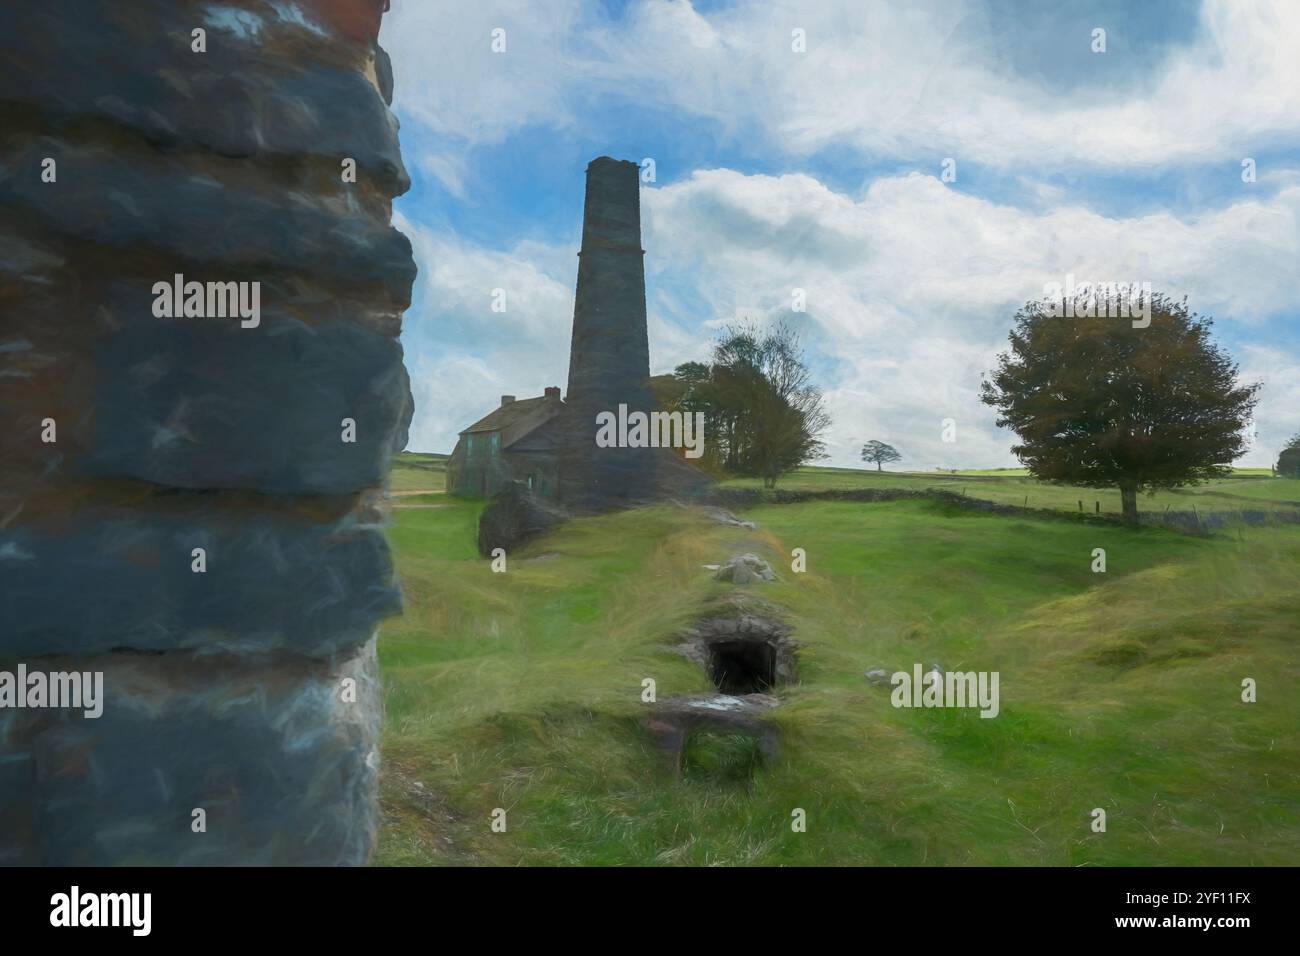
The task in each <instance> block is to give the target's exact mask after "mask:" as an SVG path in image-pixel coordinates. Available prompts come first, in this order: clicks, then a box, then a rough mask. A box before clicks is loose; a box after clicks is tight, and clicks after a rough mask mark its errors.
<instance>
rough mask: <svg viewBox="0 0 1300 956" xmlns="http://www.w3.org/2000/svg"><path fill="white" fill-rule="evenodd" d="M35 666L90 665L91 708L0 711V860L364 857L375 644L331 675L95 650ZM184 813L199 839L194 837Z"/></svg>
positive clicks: (376, 721) (375, 731) (319, 861)
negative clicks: (94, 697) (96, 690)
mask: <svg viewBox="0 0 1300 956" xmlns="http://www.w3.org/2000/svg"><path fill="white" fill-rule="evenodd" d="M28 666H29V667H35V666H38V665H36V664H32V663H29V665H28ZM39 666H40V667H41V668H42V669H43V670H46V671H60V670H89V669H94V670H101V671H103V673H104V698H105V699H104V704H103V713H102V715H101V716H100V717H98V718H94V719H90V718H86V717H85V716H84V715H83V714H82V713H81V712H79V711H74V712H68V711H62V710H61V711H55V710H5V711H0V811H3V814H4V821H5V823H4V825H0V864H10V865H12V864H27V865H32V864H43V865H60V866H105V865H114V864H138V865H172V864H178V865H248V864H270V863H277V862H284V861H286V860H293V861H295V862H296V863H298V864H300V865H308V866H310V865H337V864H359V863H363V862H365V860H366V858H367V856H368V854H369V851H370V846H371V845H372V843H373V841H374V833H375V828H376V825H377V820H376V814H375V799H376V785H377V778H378V766H379V764H378V753H377V749H376V748H377V746H378V738H379V725H380V713H381V700H380V691H379V685H378V680H377V664H376V659H375V644H374V641H373V640H371V641H370V642H369V643H367V644H366V645H365V646H364V647H363V648H362V649H361V650H360V651H359V653H357V654H356V655H355V656H353V657H351V658H348V659H346V660H345V661H342V662H341V663H339V664H338V665H329V664H327V663H310V662H305V661H302V660H300V659H292V658H290V659H283V660H279V661H276V662H273V663H271V664H258V665H250V664H248V663H244V662H241V661H240V660H239V659H236V658H227V657H213V656H206V657H203V658H201V659H200V658H196V657H194V656H192V655H188V654H167V655H159V656H149V655H131V654H108V655H103V656H99V657H76V658H45V659H42V660H41V661H40V662H39ZM345 679H351V681H353V684H352V685H351V687H349V686H348V685H345V684H344V681H345ZM353 693H354V694H355V702H351V701H350V700H349V699H345V698H347V697H349V696H350V695H351V694H353ZM196 809H202V810H203V811H204V813H205V815H206V820H205V823H206V832H198V833H196V832H194V829H193V825H194V820H195V817H194V810H196Z"/></svg>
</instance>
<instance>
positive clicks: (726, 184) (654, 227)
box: [399, 169, 1300, 468]
mask: <svg viewBox="0 0 1300 956" xmlns="http://www.w3.org/2000/svg"><path fill="white" fill-rule="evenodd" d="M642 205H643V214H644V222H643V229H644V239H643V241H644V245H645V248H646V250H647V256H646V265H647V271H648V279H647V284H648V288H649V290H650V301H649V313H650V339H651V361H652V368H653V369H654V370H655V371H662V370H667V369H671V368H672V367H674V366H675V365H676V364H678V363H679V362H681V361H685V360H687V359H691V358H696V359H698V358H704V357H706V356H707V353H708V344H709V340H710V339H711V338H712V336H713V334H714V329H715V327H716V325H717V320H719V319H730V318H734V317H735V315H736V313H737V311H738V310H745V309H748V310H752V311H753V312H754V314H756V315H758V316H760V317H762V318H764V319H776V318H782V317H784V318H789V319H792V320H795V321H796V322H797V323H802V324H803V325H804V327H805V332H806V335H805V340H806V342H807V343H808V345H809V348H810V352H811V353H812V358H813V360H814V362H815V363H816V367H817V370H818V376H819V379H820V380H821V384H822V386H823V387H824V389H825V391H826V396H827V403H828V407H829V409H830V411H831V412H832V415H833V417H834V419H835V425H834V427H833V429H832V431H831V433H830V434H829V436H828V439H829V445H830V450H831V452H832V456H833V457H832V459H831V463H833V464H839V465H852V464H855V463H856V462H857V451H858V448H859V447H860V446H861V443H862V442H863V441H865V440H867V439H870V438H879V439H882V440H884V441H889V442H891V443H892V444H895V445H897V446H898V447H899V448H900V449H902V450H903V451H904V452H905V453H906V454H907V459H906V461H905V462H904V463H903V466H905V467H912V468H933V467H958V466H963V467H993V466H998V465H1004V464H1011V463H1013V462H1012V460H1011V459H1010V457H1009V452H1008V448H1009V447H1010V445H1011V444H1012V441H1013V437H1012V436H1011V435H1010V434H1009V433H1008V432H1005V431H1002V430H999V429H997V428H996V427H995V425H994V415H993V413H992V410H990V409H988V408H986V407H985V406H983V405H982V404H981V403H980V402H979V386H980V375H981V373H982V372H984V371H986V370H988V369H991V368H992V367H993V365H994V361H995V356H996V353H997V352H998V351H1000V350H1001V349H1002V348H1003V347H1004V345H1005V342H1006V335H1007V332H1008V330H1009V328H1010V324H1011V317H1012V315H1013V313H1014V312H1015V310H1016V308H1017V307H1018V305H1019V304H1021V303H1023V302H1024V301H1025V300H1027V299H1031V298H1037V297H1038V296H1040V295H1041V294H1042V290H1043V285H1044V283H1046V282H1048V281H1053V280H1055V281H1063V280H1064V278H1065V276H1066V275H1067V274H1070V273H1072V274H1074V275H1075V276H1076V277H1077V279H1078V280H1079V281H1084V280H1093V281H1130V280H1137V281H1151V282H1152V283H1153V285H1154V287H1155V288H1156V289H1158V290H1161V291H1166V292H1168V293H1171V294H1174V295H1178V296H1181V295H1182V294H1184V293H1186V294H1188V295H1189V296H1190V302H1191V305H1192V306H1193V307H1194V308H1196V309H1197V310H1198V311H1200V312H1202V313H1209V314H1211V315H1213V316H1215V317H1216V319H1218V320H1219V321H1220V323H1221V326H1220V331H1222V330H1223V328H1224V327H1225V326H1227V325H1229V324H1233V325H1236V326H1237V327H1239V328H1242V329H1250V328H1258V327H1259V324H1260V323H1261V322H1263V321H1264V320H1265V318H1266V317H1267V316H1268V315H1270V314H1275V313H1276V312H1278V311H1279V310H1285V309H1290V310H1297V311H1300V287H1297V285H1296V283H1295V282H1294V281H1293V279H1292V276H1293V264H1294V263H1295V262H1296V261H1300V229H1297V228H1296V223H1297V222H1298V221H1300V186H1297V187H1290V188H1287V189H1284V190H1283V191H1282V192H1281V193H1279V194H1278V195H1277V196H1275V197H1274V198H1273V199H1272V200H1271V201H1270V202H1269V203H1268V204H1265V203H1264V202H1262V201H1260V200H1257V199H1253V198H1244V199H1242V200H1241V201H1240V202H1238V203H1236V204H1233V205H1231V206H1228V207H1226V208H1224V209H1221V210H1218V211H1216V212H1213V213H1207V214H1204V215H1201V216H1197V217H1190V218H1188V219H1178V218H1177V217H1174V216H1172V215H1170V214H1167V213H1163V212H1161V213H1153V214H1150V215H1145V216H1138V217H1133V218H1109V217H1106V216H1102V215H1099V214H1097V213H1095V212H1090V211H1088V210H1084V209H1077V208H1069V209H1066V208H1059V209H1052V210H1046V211H1037V212H1036V211H1028V210H1024V209H1020V208H1017V207H1014V206H1008V205H1000V204H997V203H994V202H991V201H988V200H984V199H978V198H974V197H971V196H969V195H965V194H963V193H960V192H957V191H956V190H954V189H952V188H950V187H947V186H944V185H943V184H942V183H940V182H939V181H938V180H937V179H935V178H933V177H926V176H921V175H918V174H910V175H905V176H899V177H890V178H884V179H880V180H877V181H875V182H873V183H872V184H871V186H870V187H869V188H868V189H867V190H866V191H865V192H864V193H863V194H862V195H861V197H860V198H854V197H851V196H847V195H844V194H842V193H837V192H835V191H833V190H831V189H828V188H827V187H826V186H825V185H823V184H822V183H820V182H818V181H817V180H815V179H813V178H811V177H808V176H803V175H788V176H775V177H773V176H747V175H743V174H741V173H738V172H735V171H732V170H725V169H718V170H707V171H700V172H697V173H695V174H694V175H693V176H692V177H691V178H690V179H688V180H685V181H683V182H680V183H675V184H673V185H669V186H664V187H660V188H655V189H644V190H643V191H642ZM399 228H401V229H402V230H403V231H404V232H407V234H408V235H411V236H412V240H413V243H414V245H415V249H416V257H417V261H418V262H419V264H420V280H419V282H420V287H419V290H418V295H419V302H421V303H422V305H421V306H420V308H419V310H418V312H417V313H415V322H414V323H413V324H412V325H411V326H410V328H409V329H408V335H407V343H408V345H407V347H408V349H409V350H411V351H412V352H413V354H416V355H421V356H424V359H423V361H424V363H425V364H424V365H423V366H421V365H420V364H419V363H418V362H417V363H416V365H415V374H416V376H417V377H419V376H422V375H423V376H433V377H434V378H436V380H437V382H438V388H437V390H436V394H435V393H432V392H431V393H430V394H429V395H428V397H427V400H425V401H420V402H418V405H419V410H418V411H417V426H416V429H415V432H414V434H415V436H416V438H415V439H413V446H414V447H427V448H430V449H445V448H449V447H450V444H449V443H450V442H451V441H454V434H455V431H457V430H458V429H459V428H463V427H464V426H465V425H466V424H468V423H469V422H470V421H473V420H474V419H476V418H477V417H479V416H480V415H482V414H485V413H486V412H487V411H488V410H490V407H491V405H492V404H493V403H494V402H495V399H496V396H497V395H498V394H500V393H514V394H519V395H521V396H522V395H531V394H540V391H541V388H542V387H543V386H545V385H548V384H561V385H562V384H563V382H564V379H565V377H566V374H567V367H568V359H567V349H568V341H569V332H570V329H571V321H572V310H573V284H574V279H575V274H576V266H575V264H574V263H575V260H574V257H573V252H574V250H573V249H568V248H564V247H560V246H550V245H544V244H540V243H525V244H520V245H519V246H517V247H515V248H514V249H512V250H510V251H508V252H497V251H491V250H484V249H479V248H474V247H468V246H465V245H463V244H459V243H457V242H455V241H452V240H449V239H446V238H439V237H437V236H434V235H431V234H428V233H426V232H424V231H423V230H421V229H419V228H418V227H415V226H413V225H412V224H410V223H408V222H405V221H400V222H399ZM1139 250H1142V251H1146V250H1150V251H1149V252H1147V253H1146V255H1147V258H1146V260H1145V261H1144V262H1143V263H1141V265H1142V269H1137V268H1136V267H1137V265H1138V264H1139V261H1138V260H1139V259H1141V256H1139V255H1138V253H1139ZM497 287H501V288H506V289H507V290H508V293H509V299H508V302H509V303H510V305H509V309H510V311H509V312H508V313H507V315H506V316H504V317H503V316H500V315H494V314H493V313H491V311H490V308H489V304H490V292H491V289H493V288H497ZM794 288H801V289H804V290H805V291H806V294H807V313H806V315H795V314H793V313H791V311H790V301H791V299H790V293H791V290H792V289H794ZM503 319H504V320H506V321H502V320H503ZM408 321H409V319H408ZM1250 355H1251V357H1252V361H1251V362H1250V363H1246V362H1245V360H1244V358H1243V364H1244V366H1245V367H1244V369H1243V371H1244V372H1245V374H1246V376H1247V377H1248V378H1250V377H1251V375H1252V374H1253V369H1254V367H1256V366H1260V365H1261V363H1264V362H1265V361H1267V362H1269V363H1271V364H1270V365H1269V368H1268V379H1269V383H1270V384H1269V389H1270V391H1269V393H1268V395H1267V402H1268V406H1269V407H1268V408H1267V409H1266V408H1265V407H1264V406H1263V405H1262V406H1261V425H1262V427H1264V428H1265V431H1266V433H1267V432H1270V431H1272V430H1275V429H1280V428H1285V427H1287V426H1285V424H1284V423H1283V422H1282V421H1281V420H1278V419H1276V416H1278V415H1281V416H1285V414H1286V410H1285V409H1283V408H1282V407H1280V406H1279V405H1278V404H1277V403H1278V402H1284V401H1286V400H1288V396H1290V397H1292V398H1293V397H1294V392H1295V391H1296V390H1297V389H1300V369H1298V368H1297V364H1298V363H1297V362H1296V360H1295V359H1292V358H1287V357H1285V356H1284V355H1283V353H1281V352H1277V351H1276V350H1273V351H1268V350H1263V349H1259V348H1257V349H1254V350H1252V351H1251V352H1250ZM1256 377H1260V376H1256ZM1252 380H1253V379H1252ZM418 397H419V395H417V398H418ZM485 405H486V406H487V407H485ZM1289 407H1295V406H1294V405H1292V406H1289ZM453 412H454V414H452V413H453ZM945 418H953V419H955V420H956V421H957V425H958V433H957V434H958V441H957V443H956V444H945V443H943V442H942V441H941V438H940V432H941V427H942V421H943V419H945ZM453 426H454V427H453ZM1292 430H1294V429H1292ZM1289 433H1290V432H1288V434H1289ZM417 440H418V441H420V442H424V443H427V444H423V445H420V444H416V441H417ZM1261 456H1263V457H1266V456H1265V454H1264V452H1263V451H1261V452H1259V453H1258V455H1256V456H1252V459H1251V460H1252V461H1253V460H1254V458H1255V457H1261ZM1258 463H1267V462H1266V461H1264V460H1262V458H1261V461H1260V462H1258Z"/></svg>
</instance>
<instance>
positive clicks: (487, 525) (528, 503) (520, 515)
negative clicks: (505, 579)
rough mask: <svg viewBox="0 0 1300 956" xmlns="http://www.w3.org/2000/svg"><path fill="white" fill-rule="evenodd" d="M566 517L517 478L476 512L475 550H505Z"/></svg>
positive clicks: (484, 553)
mask: <svg viewBox="0 0 1300 956" xmlns="http://www.w3.org/2000/svg"><path fill="white" fill-rule="evenodd" d="M567 517H568V515H567V514H566V513H565V512H564V511H563V510H562V509H560V508H557V507H555V506H554V505H552V504H550V503H549V502H546V501H543V500H542V499H541V498H538V497H537V496H536V495H534V494H533V493H532V492H530V491H529V490H528V489H527V488H526V487H525V486H524V485H523V484H521V483H520V482H517V481H514V482H511V483H510V484H509V485H507V486H506V487H505V489H504V490H502V491H501V492H499V493H498V494H497V495H496V496H494V497H493V498H492V501H491V502H490V503H489V504H488V506H487V507H486V508H484V509H483V513H482V514H481V515H479V519H478V550H479V554H481V555H483V556H484V557H487V556H488V555H490V554H491V553H492V550H493V549H494V548H504V549H505V550H506V553H507V554H508V553H509V552H511V551H513V550H514V549H515V548H516V547H518V546H519V545H521V544H523V543H524V542H526V541H529V540H530V539H532V538H535V537H538V536H539V535H543V534H545V533H546V532H548V531H550V530H551V529H552V528H554V527H556V526H557V525H559V524H561V523H562V522H564V521H565V519H566V518H567Z"/></svg>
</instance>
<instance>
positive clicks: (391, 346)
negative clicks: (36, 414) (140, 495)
mask: <svg viewBox="0 0 1300 956" xmlns="http://www.w3.org/2000/svg"><path fill="white" fill-rule="evenodd" d="M264 323H265V324H264V327H259V328H257V329H242V328H239V326H238V324H237V323H229V322H225V323H223V322H220V321H214V320H185V319H182V320H179V321H176V320H172V321H170V322H155V321H141V322H137V323H134V324H132V325H130V326H128V327H125V328H123V329H122V330H121V331H120V332H119V333H118V334H116V335H114V336H112V337H111V338H109V339H107V340H106V341H104V343H103V344H102V345H100V346H99V348H98V349H97V350H96V353H95V358H94V367H95V373H96V374H95V380H96V381H97V382H98V387H97V388H96V393H95V418H94V422H95V424H94V429H93V438H92V440H91V441H90V442H89V446H88V450H87V454H86V458H85V460H84V461H70V462H69V467H71V468H74V469H77V470H79V471H82V472H84V473H86V474H89V475H94V476H100V477H114V478H117V477H130V478H139V479H142V480H144V481H151V482H155V483H158V484H166V485H172V486H175V487H178V488H195V487H198V488H249V489H254V490H257V491H262V492H266V493H271V494H289V493H308V494H311V493H315V494H341V493H346V492H352V491H357V490H359V489H361V488H365V487H370V486H373V485H376V484H379V483H381V482H382V481H383V479H384V476H385V475H386V474H387V472H388V461H389V459H390V458H391V457H392V456H393V455H394V454H396V453H397V452H399V451H401V450H402V449H403V448H405V447H406V435H407V427H408V426H409V424H410V420H411V411H412V404H411V398H410V385H409V381H408V379H407V374H406V369H405V367H404V366H403V364H402V349H401V346H400V345H399V344H398V343H397V342H395V341H394V340H392V339H389V338H386V337H383V336H378V335H375V334H373V333H371V332H368V331H367V330H365V329H361V328H357V327H355V326H348V325H332V326H328V327H323V328H308V327H307V326H304V325H302V324H301V323H298V322H294V321H292V320H280V319H277V318H276V317H274V316H271V317H268V318H265V319H264ZM258 333H261V335H260V336H258ZM255 336H258V337H257V338H254V337H255ZM122 368H128V369H131V371H132V374H130V375H126V376H122V375H113V374H108V373H109V372H110V370H114V369H122ZM344 418H351V419H353V420H354V421H355V423H356V432H355V438H356V440H355V442H344V441H343V440H342V438H343V419H344Z"/></svg>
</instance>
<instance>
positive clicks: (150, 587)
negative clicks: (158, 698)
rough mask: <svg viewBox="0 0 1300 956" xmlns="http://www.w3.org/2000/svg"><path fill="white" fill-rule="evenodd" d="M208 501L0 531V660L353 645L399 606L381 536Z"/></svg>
mask: <svg viewBox="0 0 1300 956" xmlns="http://www.w3.org/2000/svg"><path fill="white" fill-rule="evenodd" d="M207 497H209V496H194V498H195V500H194V501H193V503H192V505H191V506H189V507H181V508H177V509H175V510H173V511H169V512H165V513H159V512H148V511H141V510H140V509H129V508H119V509H103V510H100V509H92V510H86V511H83V512H81V513H80V514H78V515H77V517H76V519H75V521H74V522H71V523H68V524H58V525H54V526H52V527H39V526H33V525H31V524H23V525H16V524H15V525H11V526H10V527H8V528H5V529H3V530H0V619H2V620H4V621H5V622H6V625H5V628H4V629H3V631H0V661H4V660H20V659H24V658H29V657H34V656H37V655H46V654H72V653H77V654H88V653H104V652H107V651H109V650H111V649H114V648H131V649H133V650H140V651H173V650H195V651H200V650H201V651H207V652H212V653H216V652H227V653H241V654H249V655H265V654H272V653H280V652H291V653H296V654H302V655H307V656H312V657H323V656H329V655H334V654H339V653H345V654H350V653H353V652H354V651H355V649H356V648H357V646H359V645H360V644H362V643H363V642H364V641H366V640H367V639H368V638H369V637H370V635H371V633H372V632H373V630H374V627H375V625H376V624H377V623H378V621H379V620H380V619H381V618H384V617H387V616H389V615H392V614H396V613H397V612H398V611H399V610H400V607H401V596H400V594H399V592H398V590H397V587H396V583H395V581H394V579H393V565H392V560H391V557H390V555H389V552H388V545H387V542H386V541H385V540H384V537H383V535H382V534H381V533H380V532H379V531H377V530H374V529H371V528H359V527H355V526H353V522H351V521H344V522H340V523H338V524H336V525H327V524H320V523H316V522H313V521H309V520H305V519H302V518H296V517H290V516H287V515H282V514H280V513H278V512H277V511H275V510H270V509H267V510H264V511H248V510H244V509H240V510H232V509H230V508H226V507H224V506H223V504H222V503H221V502H220V500H216V501H205V500H204V499H205V498H207ZM195 548H202V549H204V552H205V556H204V560H205V562H206V568H207V570H206V571H205V572H203V573H195V572H194V571H193V570H192V567H193V561H194V559H193V557H192V552H193V549H195ZM0 666H2V665H0Z"/></svg>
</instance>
